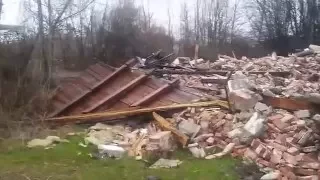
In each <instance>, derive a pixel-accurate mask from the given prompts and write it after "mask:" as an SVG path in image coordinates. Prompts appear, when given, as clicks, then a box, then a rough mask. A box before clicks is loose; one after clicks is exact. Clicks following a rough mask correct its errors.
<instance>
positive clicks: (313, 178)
mask: <svg viewBox="0 0 320 180" xmlns="http://www.w3.org/2000/svg"><path fill="white" fill-rule="evenodd" d="M297 180H319V177H318V176H316V175H314V176H297Z"/></svg>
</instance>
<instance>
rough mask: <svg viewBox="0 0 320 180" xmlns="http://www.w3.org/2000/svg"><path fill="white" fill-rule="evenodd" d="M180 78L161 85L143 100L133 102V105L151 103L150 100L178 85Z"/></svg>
mask: <svg viewBox="0 0 320 180" xmlns="http://www.w3.org/2000/svg"><path fill="white" fill-rule="evenodd" d="M178 83H179V79H175V80H173V81H171V82H169V83H168V84H165V85H164V86H162V87H160V88H159V89H157V90H156V91H154V92H152V93H151V94H149V95H147V96H146V97H144V98H142V99H141V100H139V101H137V102H135V103H133V104H132V105H131V106H142V105H144V104H147V103H149V102H150V101H152V100H154V99H155V98H156V97H159V96H160V95H161V94H163V93H165V92H168V91H169V90H170V89H171V88H173V87H174V86H176V85H178Z"/></svg>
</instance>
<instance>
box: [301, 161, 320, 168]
mask: <svg viewBox="0 0 320 180" xmlns="http://www.w3.org/2000/svg"><path fill="white" fill-rule="evenodd" d="M299 166H300V167H302V168H306V169H319V168H320V164H319V163H318V162H301V163H299Z"/></svg>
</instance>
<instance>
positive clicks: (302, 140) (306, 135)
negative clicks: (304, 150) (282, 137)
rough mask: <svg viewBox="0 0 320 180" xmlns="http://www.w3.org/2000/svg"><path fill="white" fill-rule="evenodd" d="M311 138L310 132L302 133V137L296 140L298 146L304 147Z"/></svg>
mask: <svg viewBox="0 0 320 180" xmlns="http://www.w3.org/2000/svg"><path fill="white" fill-rule="evenodd" d="M310 137H311V131H307V132H305V133H302V137H301V138H300V139H299V140H298V144H300V145H301V146H303V145H305V144H306V143H307V142H308V140H309V139H310Z"/></svg>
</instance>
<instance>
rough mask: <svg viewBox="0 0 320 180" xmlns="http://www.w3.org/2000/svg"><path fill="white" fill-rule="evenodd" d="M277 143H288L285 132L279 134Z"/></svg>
mask: <svg viewBox="0 0 320 180" xmlns="http://www.w3.org/2000/svg"><path fill="white" fill-rule="evenodd" d="M275 142H276V143H279V144H282V145H286V136H285V135H283V134H279V135H278V136H277V138H276V140H275Z"/></svg>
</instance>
